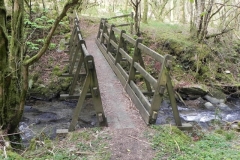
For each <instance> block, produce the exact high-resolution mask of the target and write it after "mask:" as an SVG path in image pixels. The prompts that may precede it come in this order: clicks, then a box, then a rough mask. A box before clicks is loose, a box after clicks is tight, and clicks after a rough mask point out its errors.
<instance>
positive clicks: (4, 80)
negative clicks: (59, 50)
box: [0, 0, 27, 133]
mask: <svg viewBox="0 0 240 160" xmlns="http://www.w3.org/2000/svg"><path fill="white" fill-rule="evenodd" d="M0 5H1V6H0V7H1V12H0V17H1V24H2V25H1V31H2V33H1V38H0V39H1V41H2V42H1V56H0V57H1V69H0V70H1V73H2V74H1V85H0V86H1V87H0V88H1V89H0V90H1V91H0V92H1V93H0V99H1V106H0V114H1V116H0V117H1V120H0V126H2V129H3V130H5V131H6V132H7V133H12V132H14V131H15V129H16V127H17V126H18V123H19V121H20V120H21V117H22V111H23V107H24V102H25V96H26V89H24V87H25V85H24V80H25V78H26V76H27V74H26V68H24V67H23V66H22V65H21V63H22V59H23V47H22V46H23V15H24V13H23V12H24V8H23V7H24V1H23V0H15V1H14V4H13V10H12V23H11V26H12V28H11V33H12V34H11V41H10V48H9V52H8V51H7V47H8V40H7V34H6V32H4V30H6V26H5V24H6V21H5V20H6V19H5V20H4V17H6V12H5V11H4V10H3V9H2V8H5V5H4V1H3V0H2V1H1V4H0ZM4 21H5V22H4ZM2 37H3V38H2ZM4 46H5V47H4ZM2 51H4V52H2Z"/></svg>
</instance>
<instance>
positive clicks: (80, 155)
mask: <svg viewBox="0 0 240 160" xmlns="http://www.w3.org/2000/svg"><path fill="white" fill-rule="evenodd" d="M62 136H64V135H62ZM62 136H61V135H59V136H58V137H57V138H56V140H53V141H52V140H50V139H49V138H48V137H44V136H41V137H35V138H34V139H32V140H31V142H30V145H29V147H28V148H27V150H26V151H25V152H23V153H21V155H22V156H20V155H19V154H16V153H14V152H9V151H7V152H6V153H5V154H4V153H3V152H1V151H0V159H5V160H15V159H18V160H47V159H49V160H50V159H54V160H64V159H66V160H78V159H79V160H80V159H81V160H88V159H91V160H108V159H110V155H111V154H110V151H109V149H108V148H109V147H108V144H107V142H106V140H107V139H109V138H111V137H109V135H108V134H106V133H105V132H104V131H103V130H102V129H101V128H91V129H90V128H89V129H82V130H79V131H75V132H71V133H68V135H67V136H66V137H62Z"/></svg>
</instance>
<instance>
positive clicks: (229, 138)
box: [149, 125, 240, 160]
mask: <svg viewBox="0 0 240 160" xmlns="http://www.w3.org/2000/svg"><path fill="white" fill-rule="evenodd" d="M152 128H153V129H154V130H155V131H156V134H155V135H153V136H150V137H149V140H150V141H151V142H152V143H153V148H154V149H155V150H156V152H157V154H156V157H155V158H154V159H156V160H157V159H175V160H189V159H196V160H203V159H204V160H207V159H239V158H240V152H239V147H240V146H239V141H240V134H239V133H238V132H234V131H223V130H221V132H219V131H216V132H208V133H205V134H204V135H203V136H202V137H201V139H198V140H195V141H194V139H193V138H192V137H191V136H190V135H189V133H187V132H185V133H184V132H182V131H180V130H179V129H177V128H176V127H174V126H169V125H165V126H152Z"/></svg>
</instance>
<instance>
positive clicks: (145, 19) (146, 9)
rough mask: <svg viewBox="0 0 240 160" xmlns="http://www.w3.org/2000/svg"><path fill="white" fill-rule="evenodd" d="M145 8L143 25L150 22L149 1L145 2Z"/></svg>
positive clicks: (145, 0)
mask: <svg viewBox="0 0 240 160" xmlns="http://www.w3.org/2000/svg"><path fill="white" fill-rule="evenodd" d="M143 5H144V8H143V20H142V21H143V23H147V20H148V0H144V4H143Z"/></svg>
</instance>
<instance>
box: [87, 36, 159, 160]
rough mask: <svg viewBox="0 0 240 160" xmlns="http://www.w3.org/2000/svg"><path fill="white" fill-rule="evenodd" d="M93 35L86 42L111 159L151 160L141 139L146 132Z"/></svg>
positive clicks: (146, 144)
mask: <svg viewBox="0 0 240 160" xmlns="http://www.w3.org/2000/svg"><path fill="white" fill-rule="evenodd" d="M95 37H96V33H95V34H93V33H91V35H90V36H89V37H87V38H86V39H85V41H86V45H87V49H88V52H89V53H90V54H91V55H93V56H94V61H95V67H96V71H97V77H98V83H99V88H100V93H101V98H102V103H103V107H104V111H105V115H106V117H107V121H108V127H106V128H105V129H104V131H106V132H108V133H109V134H110V136H111V139H110V140H109V142H108V143H109V146H111V147H110V150H111V153H112V155H111V159H112V160H117V159H119V160H123V159H124V160H150V159H152V158H153V157H154V151H153V149H152V147H151V144H150V143H149V142H147V139H146V137H145V136H144V134H145V132H147V130H148V129H149V128H148V127H147V125H146V124H145V123H144V121H143V120H142V118H141V116H140V114H139V113H138V110H137V109H136V107H135V106H134V104H133V103H132V102H131V99H130V98H129V96H128V94H127V93H126V92H125V90H124V86H122V84H121V83H120V81H119V80H118V78H117V77H116V75H115V73H114V72H113V70H112V69H111V67H110V65H109V64H108V62H107V61H106V59H105V57H104V56H103V55H102V53H101V51H100V50H99V49H98V47H97V45H96V43H95Z"/></svg>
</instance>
